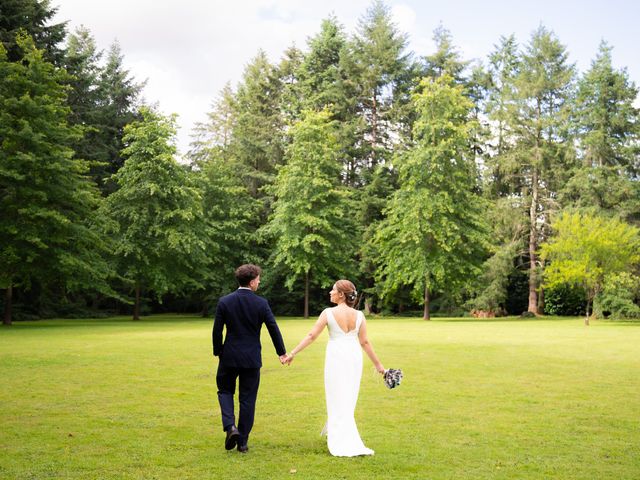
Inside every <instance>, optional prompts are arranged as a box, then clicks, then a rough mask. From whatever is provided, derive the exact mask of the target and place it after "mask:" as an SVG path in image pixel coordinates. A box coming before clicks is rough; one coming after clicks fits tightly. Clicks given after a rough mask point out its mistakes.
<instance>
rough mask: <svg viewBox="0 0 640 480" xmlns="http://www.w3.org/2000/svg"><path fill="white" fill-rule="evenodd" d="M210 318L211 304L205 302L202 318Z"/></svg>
mask: <svg viewBox="0 0 640 480" xmlns="http://www.w3.org/2000/svg"><path fill="white" fill-rule="evenodd" d="M208 316H209V302H207V301H206V300H205V302H204V305H202V318H207V317H208Z"/></svg>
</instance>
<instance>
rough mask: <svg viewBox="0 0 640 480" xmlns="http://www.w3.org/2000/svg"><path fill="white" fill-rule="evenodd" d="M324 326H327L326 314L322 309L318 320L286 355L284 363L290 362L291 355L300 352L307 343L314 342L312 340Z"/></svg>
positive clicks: (293, 355)
mask: <svg viewBox="0 0 640 480" xmlns="http://www.w3.org/2000/svg"><path fill="white" fill-rule="evenodd" d="M326 326H327V314H326V313H325V312H324V310H323V311H322V313H321V314H320V316H319V317H318V320H317V321H316V323H315V324H314V325H313V328H311V331H310V332H309V333H308V334H307V336H306V337H304V338H303V339H302V340H301V341H300V343H299V344H298V345H296V347H295V348H294V349H293V350H291V352H290V353H289V354H288V355H287V357H288V358H287V360H285V363H291V361H292V360H293V357H295V356H296V355H297V354H298V353H300V352H301V351H302V350H304V349H305V348H307V347H308V346H309V345H311V344H312V343H313V342H314V340H315V339H316V338H318V335H320V333H322V330H324V327H326Z"/></svg>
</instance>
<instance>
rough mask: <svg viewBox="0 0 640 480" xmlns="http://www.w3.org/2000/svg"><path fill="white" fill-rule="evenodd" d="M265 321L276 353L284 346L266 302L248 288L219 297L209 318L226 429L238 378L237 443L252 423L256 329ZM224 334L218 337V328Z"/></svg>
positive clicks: (258, 359) (257, 355)
mask: <svg viewBox="0 0 640 480" xmlns="http://www.w3.org/2000/svg"><path fill="white" fill-rule="evenodd" d="M262 324H265V325H266V327H267V330H268V331H269V335H270V336H271V341H272V342H273V346H274V347H275V349H276V352H277V354H278V355H284V354H285V353H286V349H285V347H284V342H283V340H282V334H281V333H280V329H279V328H278V325H277V323H276V319H275V318H274V316H273V313H272V312H271V308H269V303H268V302H267V301H266V300H265V299H264V298H262V297H259V296H258V295H256V294H255V293H254V292H253V291H251V290H249V289H238V290H236V291H235V292H233V293H230V294H229V295H226V296H224V297H222V298H221V299H220V300H219V301H218V306H217V307H216V316H215V320H214V322H213V332H212V335H211V337H212V341H213V354H214V355H215V356H217V357H219V358H220V361H219V362H218V372H217V374H216V383H217V385H218V401H219V402H220V410H221V412H222V427H223V429H224V430H225V431H226V430H227V429H228V428H229V427H231V425H235V415H234V404H233V396H234V394H235V389H236V380H239V395H238V397H239V400H240V414H239V422H238V430H239V431H240V441H239V443H240V444H246V443H247V439H248V438H249V433H250V432H251V428H252V427H253V419H254V415H255V407H256V397H257V395H258V386H259V385H260V367H262V355H261V351H262V346H261V345H260V330H261V328H262ZM225 327H226V330H227V332H226V336H225V339H224V342H223V341H222V331H223V329H224V328H225Z"/></svg>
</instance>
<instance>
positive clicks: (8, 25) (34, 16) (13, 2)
mask: <svg viewBox="0 0 640 480" xmlns="http://www.w3.org/2000/svg"><path fill="white" fill-rule="evenodd" d="M51 3H52V2H51V1H50V0H2V4H0V42H1V43H2V44H4V47H5V50H6V52H7V58H8V60H9V61H10V62H15V61H18V60H19V59H21V58H22V55H23V50H22V46H21V45H20V42H19V41H18V37H19V36H20V32H24V33H26V34H27V35H28V36H30V37H31V38H32V40H33V42H34V46H35V48H37V49H38V50H41V51H42V57H43V60H45V61H47V62H50V63H53V64H55V65H56V66H60V64H61V60H62V56H63V51H62V50H61V48H60V43H62V41H63V40H64V37H65V35H66V31H65V27H66V25H65V24H66V22H62V23H56V24H51V23H50V22H51V20H52V19H53V17H54V16H55V15H56V13H57V11H58V7H52V6H51Z"/></svg>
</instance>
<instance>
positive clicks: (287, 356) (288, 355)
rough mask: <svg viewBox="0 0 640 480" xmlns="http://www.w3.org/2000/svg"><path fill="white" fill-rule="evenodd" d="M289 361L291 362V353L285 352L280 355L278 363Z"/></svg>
mask: <svg viewBox="0 0 640 480" xmlns="http://www.w3.org/2000/svg"><path fill="white" fill-rule="evenodd" d="M291 362H293V354H291V353H285V354H284V355H281V356H280V363H281V364H282V365H291Z"/></svg>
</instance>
